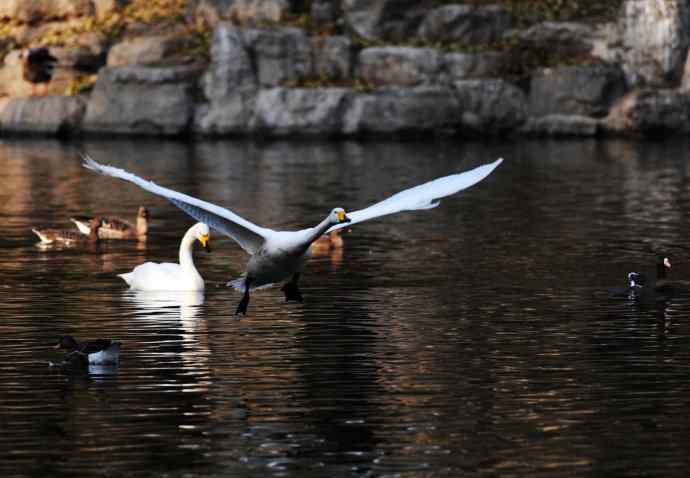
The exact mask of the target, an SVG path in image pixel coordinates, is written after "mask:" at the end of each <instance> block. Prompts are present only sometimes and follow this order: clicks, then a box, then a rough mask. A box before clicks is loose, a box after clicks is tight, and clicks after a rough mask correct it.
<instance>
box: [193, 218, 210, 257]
mask: <svg viewBox="0 0 690 478" xmlns="http://www.w3.org/2000/svg"><path fill="white" fill-rule="evenodd" d="M210 236H211V232H210V231H209V228H208V226H207V225H206V224H204V223H203V222H200V223H198V224H197V226H196V239H197V241H199V242H200V243H201V246H202V247H203V248H204V249H206V251H207V252H211V245H210V243H209V241H210Z"/></svg>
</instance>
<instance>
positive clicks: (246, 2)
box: [187, 0, 290, 26]
mask: <svg viewBox="0 0 690 478" xmlns="http://www.w3.org/2000/svg"><path fill="white" fill-rule="evenodd" d="M187 8H188V13H189V14H188V16H189V17H190V19H191V20H192V21H194V22H196V23H199V24H206V25H210V26H216V25H217V24H218V23H219V22H222V21H227V20H230V21H232V22H234V23H237V24H240V25H243V26H257V25H264V24H266V23H278V22H280V21H281V20H283V19H284V18H285V17H286V16H287V15H288V13H289V11H290V2H288V1H287V0H192V1H191V2H189V5H188V7H187Z"/></svg>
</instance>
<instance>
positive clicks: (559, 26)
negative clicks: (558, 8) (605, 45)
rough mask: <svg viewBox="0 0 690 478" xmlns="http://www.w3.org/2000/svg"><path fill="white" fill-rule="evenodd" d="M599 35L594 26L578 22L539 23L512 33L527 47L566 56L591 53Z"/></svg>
mask: <svg viewBox="0 0 690 478" xmlns="http://www.w3.org/2000/svg"><path fill="white" fill-rule="evenodd" d="M598 37H599V32H598V31H597V30H595V29H594V28H593V27H591V26H590V25H587V24H585V23H576V22H543V23H537V24H535V25H532V26H531V27H529V28H527V29H524V30H515V31H514V32H512V35H511V38H512V39H513V40H514V41H517V42H519V44H520V45H522V46H523V47H525V48H534V49H537V50H541V51H547V52H549V54H550V55H553V56H559V57H564V58H569V57H577V56H587V55H590V53H591V52H592V50H593V48H594V45H595V43H596V42H597V40H598Z"/></svg>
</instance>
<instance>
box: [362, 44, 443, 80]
mask: <svg viewBox="0 0 690 478" xmlns="http://www.w3.org/2000/svg"><path fill="white" fill-rule="evenodd" d="M357 63H358V76H359V77H360V78H361V79H362V80H364V81H365V82H366V83H369V84H372V85H376V86H380V85H396V86H419V85H428V84H431V83H434V82H436V80H437V78H438V74H439V70H440V67H441V57H440V55H439V53H438V51H437V50H435V49H433V48H412V47H396V46H389V47H376V48H366V49H364V50H362V51H361V52H360V53H359V59H358V61H357Z"/></svg>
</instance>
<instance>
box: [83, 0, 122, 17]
mask: <svg viewBox="0 0 690 478" xmlns="http://www.w3.org/2000/svg"><path fill="white" fill-rule="evenodd" d="M91 1H92V2H93V6H94V9H95V11H96V18H98V19H99V20H103V19H106V18H107V17H108V16H109V15H112V14H113V13H115V12H118V11H120V10H122V8H123V7H124V6H125V5H127V4H128V3H129V0H91Z"/></svg>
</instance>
